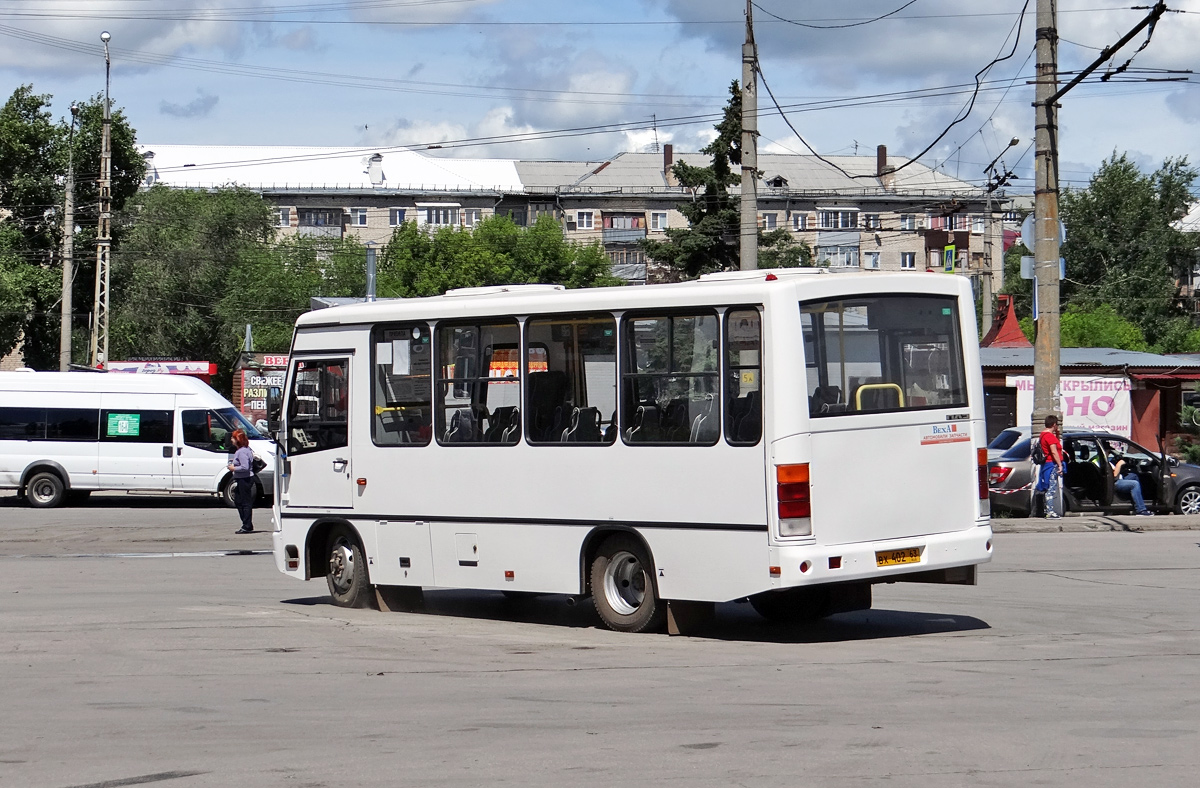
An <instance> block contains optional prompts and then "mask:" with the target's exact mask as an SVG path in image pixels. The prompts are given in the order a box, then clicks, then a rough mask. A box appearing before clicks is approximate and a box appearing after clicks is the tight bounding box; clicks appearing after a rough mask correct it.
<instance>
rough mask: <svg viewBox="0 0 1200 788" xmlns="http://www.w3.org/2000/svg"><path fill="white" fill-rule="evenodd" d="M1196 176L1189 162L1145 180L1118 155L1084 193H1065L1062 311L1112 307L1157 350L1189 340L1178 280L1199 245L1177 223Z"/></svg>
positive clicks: (1171, 163) (1168, 164)
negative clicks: (1075, 307) (1074, 307)
mask: <svg viewBox="0 0 1200 788" xmlns="http://www.w3.org/2000/svg"><path fill="white" fill-rule="evenodd" d="M1196 177H1197V173H1196V170H1194V169H1193V168H1192V167H1191V166H1189V165H1188V162H1187V159H1186V158H1178V159H1170V158H1169V159H1167V160H1166V161H1164V162H1163V165H1162V166H1161V167H1160V168H1159V169H1158V170H1156V171H1155V172H1154V173H1152V174H1149V175H1146V174H1143V173H1142V172H1141V171H1140V170H1138V168H1137V166H1136V165H1135V164H1134V163H1133V162H1132V161H1130V160H1129V158H1128V157H1127V156H1125V155H1124V154H1122V155H1120V156H1118V155H1117V154H1115V153H1114V154H1113V156H1112V157H1111V158H1109V159H1107V160H1106V161H1104V162H1103V163H1102V164H1101V166H1100V168H1099V170H1097V171H1096V174H1095V175H1093V176H1092V179H1091V181H1090V182H1089V183H1088V185H1087V187H1086V188H1084V189H1078V190H1074V189H1071V190H1067V191H1065V192H1064V193H1063V196H1062V204H1061V213H1062V217H1063V221H1064V222H1065V223H1066V226H1067V242H1066V243H1065V244H1064V245H1063V256H1064V257H1065V258H1066V261H1067V281H1066V282H1064V286H1063V302H1064V305H1068V304H1069V305H1073V306H1077V307H1079V308H1080V309H1081V310H1084V311H1091V310H1093V309H1095V308H1096V307H1098V306H1100V305H1102V304H1108V305H1111V306H1112V307H1113V309H1114V310H1115V311H1116V313H1117V314H1119V315H1120V316H1122V317H1124V318H1126V319H1127V320H1129V321H1131V322H1132V323H1134V324H1135V325H1137V326H1138V327H1139V328H1140V329H1141V330H1142V332H1143V333H1144V335H1145V337H1146V339H1147V340H1148V341H1149V342H1150V343H1151V344H1152V345H1156V346H1160V347H1162V346H1163V344H1162V343H1163V341H1164V340H1167V341H1168V342H1169V343H1170V344H1177V343H1178V342H1179V341H1180V337H1186V334H1187V333H1188V332H1187V330H1185V329H1186V326H1185V325H1183V324H1179V323H1177V321H1178V320H1179V319H1180V318H1181V317H1183V314H1182V311H1181V309H1180V307H1179V305H1178V302H1177V298H1176V296H1177V294H1178V292H1177V290H1178V289H1177V286H1176V282H1177V281H1178V280H1179V279H1180V278H1181V277H1182V276H1184V275H1186V273H1187V272H1188V271H1190V269H1191V266H1192V264H1193V262H1194V260H1195V254H1196V240H1195V238H1192V237H1189V236H1188V234H1186V233H1183V232H1181V231H1180V230H1178V229H1176V228H1175V227H1173V226H1172V223H1174V222H1176V221H1178V220H1179V219H1180V218H1182V217H1183V216H1184V215H1185V214H1186V213H1187V209H1188V205H1189V202H1190V201H1191V197H1190V196H1189V195H1190V191H1191V188H1192V184H1193V183H1194V182H1195V179H1196ZM1169 349H1173V348H1169Z"/></svg>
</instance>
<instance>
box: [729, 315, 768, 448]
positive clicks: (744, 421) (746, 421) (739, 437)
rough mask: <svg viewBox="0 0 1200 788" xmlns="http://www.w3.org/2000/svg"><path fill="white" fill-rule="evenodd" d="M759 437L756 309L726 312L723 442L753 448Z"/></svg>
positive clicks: (759, 355)
mask: <svg viewBox="0 0 1200 788" xmlns="http://www.w3.org/2000/svg"><path fill="white" fill-rule="evenodd" d="M760 437H762V326H761V325H760V321H759V316H758V310H757V309H730V310H729V311H728V312H726V313H725V440H726V441H728V442H729V443H732V444H735V445H739V446H753V445H754V444H756V443H758V439H759V438H760Z"/></svg>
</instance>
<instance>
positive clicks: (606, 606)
mask: <svg viewBox="0 0 1200 788" xmlns="http://www.w3.org/2000/svg"><path fill="white" fill-rule="evenodd" d="M585 548H586V549H585V551H584V555H585V556H587V560H586V565H587V567H588V588H589V590H590V591H591V595H592V604H593V605H594V606H595V608H596V613H597V614H598V615H599V616H600V620H601V621H603V622H604V625H605V626H607V627H608V628H609V629H612V630H615V631H617V632H645V631H653V630H658V629H661V628H662V626H663V624H664V623H665V621H666V614H667V603H666V601H664V600H663V599H662V598H660V597H659V595H658V583H657V581H656V580H655V572H654V556H653V554H652V553H651V551H650V547H649V545H647V544H646V541H645V540H644V539H643V538H642V536H641V534H639V533H637V532H636V531H633V530H632V529H605V530H603V531H600V532H598V533H597V532H593V533H592V534H590V535H589V538H588V543H587V545H585Z"/></svg>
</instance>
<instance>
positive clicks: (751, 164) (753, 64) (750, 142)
mask: <svg viewBox="0 0 1200 788" xmlns="http://www.w3.org/2000/svg"><path fill="white" fill-rule="evenodd" d="M753 9H754V4H753V2H752V0H746V43H744V44H742V203H741V207H742V223H741V233H740V240H741V268H742V270H743V271H753V270H755V269H756V268H758V193H757V179H758V71H757V68H758V46H757V45H756V44H755V43H754V10H753Z"/></svg>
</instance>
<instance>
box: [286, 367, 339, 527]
mask: <svg viewBox="0 0 1200 788" xmlns="http://www.w3.org/2000/svg"><path fill="white" fill-rule="evenodd" d="M349 404H350V359H349V358H348V357H346V356H342V357H332V358H298V359H294V360H293V361H292V374H291V386H290V388H289V390H288V399H287V413H286V420H285V422H284V434H285V436H286V440H287V456H288V463H289V466H290V471H289V473H288V474H287V475H286V476H285V477H284V479H283V487H282V489H283V496H282V503H283V505H284V506H286V507H297V506H304V507H319V508H333V509H349V508H352V507H353V506H354V482H353V480H352V478H351V474H352V468H351V462H350V459H351V458H350V440H349V439H350V407H349Z"/></svg>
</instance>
